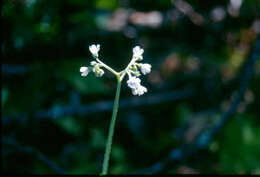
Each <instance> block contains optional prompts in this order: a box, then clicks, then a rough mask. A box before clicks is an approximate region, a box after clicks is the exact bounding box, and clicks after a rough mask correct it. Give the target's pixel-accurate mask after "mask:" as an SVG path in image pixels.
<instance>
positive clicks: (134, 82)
mask: <svg viewBox="0 0 260 177" xmlns="http://www.w3.org/2000/svg"><path fill="white" fill-rule="evenodd" d="M140 83H141V80H140V79H139V78H137V77H130V78H129V79H128V81H127V85H128V87H130V88H132V89H136V88H138V87H139V86H140Z"/></svg>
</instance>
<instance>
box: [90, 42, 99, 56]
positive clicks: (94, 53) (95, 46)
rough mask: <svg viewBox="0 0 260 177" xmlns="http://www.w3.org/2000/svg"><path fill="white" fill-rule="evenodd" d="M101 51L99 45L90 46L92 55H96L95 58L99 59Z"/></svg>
mask: <svg viewBox="0 0 260 177" xmlns="http://www.w3.org/2000/svg"><path fill="white" fill-rule="evenodd" d="M99 49H100V45H99V44H97V45H95V44H92V45H91V46H89V51H90V52H91V53H92V55H94V56H95V57H98V51H99Z"/></svg>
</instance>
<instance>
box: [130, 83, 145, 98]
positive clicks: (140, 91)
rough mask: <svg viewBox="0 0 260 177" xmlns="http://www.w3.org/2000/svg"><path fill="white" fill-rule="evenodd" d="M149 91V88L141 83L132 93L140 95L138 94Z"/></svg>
mask: <svg viewBox="0 0 260 177" xmlns="http://www.w3.org/2000/svg"><path fill="white" fill-rule="evenodd" d="M146 92H147V88H145V87H144V86H142V85H139V87H137V88H135V89H132V93H133V95H138V96H141V95H143V94H144V93H146Z"/></svg>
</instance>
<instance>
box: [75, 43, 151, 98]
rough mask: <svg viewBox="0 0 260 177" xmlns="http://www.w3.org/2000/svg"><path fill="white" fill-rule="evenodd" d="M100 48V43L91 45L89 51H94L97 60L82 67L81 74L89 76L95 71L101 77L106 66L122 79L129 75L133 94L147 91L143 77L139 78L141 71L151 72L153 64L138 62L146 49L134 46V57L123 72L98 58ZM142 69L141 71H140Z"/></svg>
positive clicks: (141, 93)
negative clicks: (143, 84) (142, 83)
mask: <svg viewBox="0 0 260 177" xmlns="http://www.w3.org/2000/svg"><path fill="white" fill-rule="evenodd" d="M99 50H100V45H99V44H98V45H94V44H93V45H91V46H89V51H90V52H91V53H92V55H93V57H94V58H95V59H96V61H92V62H90V65H91V66H90V67H86V66H83V67H81V68H80V72H81V76H87V75H88V73H89V72H90V71H93V72H94V73H95V75H96V76H97V77H101V76H103V74H104V70H103V69H101V68H102V67H103V68H106V69H108V70H109V71H111V72H112V73H114V74H115V75H116V76H117V77H119V78H120V81H122V80H123V78H124V76H125V75H126V74H127V75H128V81H127V85H128V87H130V88H131V90H132V94H133V95H138V96H140V95H143V94H144V93H146V92H147V89H146V88H145V87H144V86H142V85H141V79H140V78H138V77H139V76H140V75H141V73H142V74H144V75H146V74H148V73H150V72H151V68H152V66H151V65H150V64H147V63H138V62H140V61H142V60H143V53H144V50H143V49H142V48H140V47H139V46H136V47H134V48H133V57H132V60H131V62H130V63H129V64H128V66H127V67H126V69H125V70H123V71H121V72H119V73H118V72H116V71H114V70H113V69H112V68H110V67H109V66H107V65H106V64H104V63H103V62H101V61H100V60H99V59H98V52H99ZM140 71H141V73H140Z"/></svg>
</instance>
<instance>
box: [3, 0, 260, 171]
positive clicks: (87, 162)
mask: <svg viewBox="0 0 260 177" xmlns="http://www.w3.org/2000/svg"><path fill="white" fill-rule="evenodd" d="M1 15H2V39H3V40H2V41H3V42H2V45H1V50H2V55H3V61H2V90H1V96H2V97H1V103H2V106H1V108H2V111H1V112H2V129H3V131H2V167H3V172H5V173H30V174H31V173H33V174H50V173H66V174H98V173H100V171H101V165H102V161H103V153H104V148H105V143H106V138H107V131H108V126H109V121H110V117H111V111H112V103H113V98H114V94H115V89H116V85H115V84H116V82H115V78H114V77H113V75H112V74H110V73H108V72H106V74H105V76H104V77H102V78H97V77H95V76H94V74H93V73H91V74H89V75H88V77H86V78H83V77H81V76H80V73H79V68H80V66H83V65H87V64H88V63H89V62H90V61H91V60H92V58H91V55H90V53H89V51H88V46H89V45H90V44H93V43H99V44H101V51H100V55H101V58H102V60H103V61H104V62H105V63H107V64H108V65H109V66H112V67H113V68H115V70H117V71H119V70H121V69H123V68H124V66H125V65H126V64H127V63H128V62H129V59H130V58H131V55H132V48H133V47H134V46H135V45H140V46H142V47H143V48H144V49H145V52H144V62H147V63H151V64H152V72H151V73H150V74H149V75H148V76H145V77H143V81H142V82H143V85H145V86H146V87H147V88H148V93H147V95H144V96H142V97H139V98H140V99H139V100H138V99H135V98H134V99H132V98H133V96H132V95H131V91H130V90H129V88H127V86H126V84H125V83H124V84H123V85H122V92H121V96H120V97H121V100H120V103H121V106H122V107H121V108H120V109H119V114H118V119H117V123H116V129H115V136H114V141H113V148H112V155H111V163H110V168H109V173H112V174H128V173H132V172H134V171H137V170H141V169H143V168H147V167H150V166H153V165H154V164H156V163H157V162H163V161H165V159H167V158H168V157H170V156H171V154H172V152H173V150H174V149H178V148H182V147H183V145H185V147H186V146H187V147H193V142H194V140H196V139H197V138H198V137H200V136H201V135H203V132H204V131H206V130H209V129H212V128H214V125H216V122H217V121H218V120H219V119H221V115H223V113H224V112H225V111H226V110H227V109H228V106H229V105H230V103H231V102H232V100H233V98H234V94H235V93H236V91H237V90H238V89H239V87H240V85H239V83H240V81H241V78H243V69H244V67H245V66H244V65H245V63H246V62H247V61H248V60H249V56H250V55H251V53H252V48H253V46H254V44H255V41H256V39H257V36H259V35H260V1H259V0H226V1H218V0H211V1H203V2H202V1H198V0H197V1H195V0H193V1H192V0H156V1H149V0H90V1H85V0H64V1H51V0H4V1H3V6H2V10H1ZM253 55H254V56H256V57H258V58H260V55H259V53H254V54H253ZM253 70H254V75H253V77H252V79H251V80H250V83H249V85H248V87H247V89H246V92H245V94H243V99H242V100H241V101H240V102H239V105H238V109H236V110H235V114H234V115H232V116H231V120H230V121H228V122H227V123H226V124H225V125H224V127H223V128H221V129H220V130H219V131H218V132H217V134H216V136H215V137H213V139H212V141H211V140H208V139H207V138H205V140H204V139H202V140H203V141H202V144H206V146H201V147H199V148H198V149H196V150H195V152H194V153H192V154H191V155H190V156H188V157H187V158H183V159H181V160H180V161H179V163H176V164H174V165H169V166H167V167H165V168H163V169H162V170H161V171H160V173H168V174H171V173H182V174H183V173H218V174H223V173H225V174H226V173H228V174H238V173H239V174H240V173H242V174H245V173H246V174H247V173H250V174H260V168H259V167H260V151H259V149H260V126H259V125H260V121H259V117H260V112H259V105H260V102H259V100H260V99H259V98H260V92H259V90H260V84H259V83H260V77H259V75H260V61H259V60H258V61H257V62H256V64H255V65H254V66H253ZM184 90H188V91H190V90H192V91H194V92H192V94H191V95H188V94H187V95H185V94H184V96H182V94H181V93H180V92H176V93H177V97H178V96H179V98H175V97H173V96H172V92H174V93H175V91H184ZM185 93H186V92H185ZM149 95H150V96H153V97H152V98H153V99H151V98H150V99H149V98H148V96H149ZM140 100H145V101H143V102H141V101H140ZM138 104H140V106H138ZM136 105H137V106H136ZM110 108H111V109H110ZM107 110H111V111H107ZM207 141H208V142H207ZM207 143H208V144H207ZM175 155H176V154H175ZM177 155H178V154H177ZM177 157H178V156H177Z"/></svg>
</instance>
